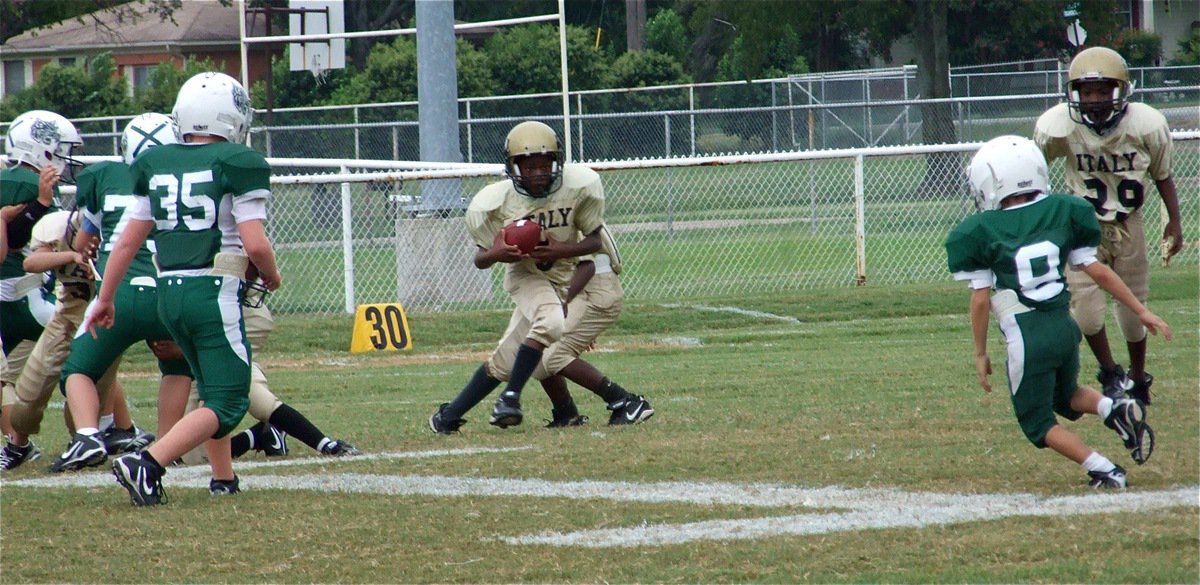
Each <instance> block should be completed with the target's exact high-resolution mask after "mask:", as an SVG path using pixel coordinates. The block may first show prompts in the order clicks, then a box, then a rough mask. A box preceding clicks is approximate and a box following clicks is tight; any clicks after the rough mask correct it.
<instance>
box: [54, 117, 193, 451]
mask: <svg viewBox="0 0 1200 585" xmlns="http://www.w3.org/2000/svg"><path fill="white" fill-rule="evenodd" d="M176 134H177V133H176V130H175V123H174V121H172V120H171V119H170V118H169V117H167V116H165V115H163V114H156V113H149V114H142V115H140V116H137V117H135V118H134V119H133V120H130V122H129V123H128V124H127V125H126V126H125V130H124V132H122V134H121V154H122V156H123V158H124V162H114V161H104V162H99V163H96V164H94V165H91V166H89V167H88V168H87V169H86V170H84V171H83V172H82V173H80V175H79V181H78V190H77V191H76V196H75V197H76V205H77V206H78V209H79V210H80V212H81V215H82V216H83V218H82V226H81V229H80V234H79V236H78V237H77V238H76V241H75V249H76V250H81V249H83V248H86V247H87V246H88V245H89V244H90V242H91V241H92V240H98V248H99V249H98V258H97V261H96V266H97V269H98V270H99V272H100V274H101V275H103V274H104V268H105V265H106V264H107V263H108V259H109V256H110V255H111V253H112V251H113V247H114V245H115V243H116V241H117V240H118V239H119V238H120V236H121V234H122V233H123V232H124V231H125V227H126V225H128V223H129V219H130V217H129V212H130V211H131V210H132V209H133V207H134V203H135V201H136V198H135V197H134V195H133V176H132V175H131V174H130V171H129V165H131V164H132V163H133V160H134V159H135V158H136V157H137V156H138V155H139V154H141V153H142V152H144V151H147V150H149V149H150V148H153V147H157V146H162V145H164V144H175V143H177V142H178V141H179V140H178V138H177V135H176ZM150 243H151V242H147V244H150ZM155 275H156V270H155V268H154V261H153V259H152V258H151V249H150V247H149V245H144V246H142V247H141V248H139V249H138V250H137V253H136V254H135V255H134V257H133V260H132V261H131V262H130V264H129V268H128V270H127V271H126V273H125V277H124V278H123V279H122V282H121V283H120V286H119V287H118V288H117V293H116V297H115V299H114V303H115V306H116V312H117V315H118V318H117V319H116V320H115V322H114V324H113V327H111V328H109V329H101V330H98V331H96V336H95V337H93V336H91V335H89V334H88V332H87V330H86V329H84V328H82V327H81V328H79V329H78V331H77V332H76V333H75V339H74V340H73V341H72V342H71V344H70V351H69V355H68V356H67V358H66V363H65V365H64V366H63V368H62V374H61V380H62V387H63V391H64V393H65V394H66V397H67V405H68V407H69V409H70V412H71V415H72V418H73V420H74V422H75V427H76V428H75V434H74V435H73V436H72V438H71V443H70V445H68V446H67V449H66V451H64V452H63V453H62V455H60V456H59V457H58V459H57V460H55V462H54V464H53V465H51V466H50V471H51V472H55V473H57V472H62V471H73V470H77V469H82V468H84V467H90V466H95V465H100V464H101V463H103V462H104V461H105V460H106V459H107V455H108V454H109V453H116V452H119V451H135V450H137V449H140V448H143V447H145V446H146V445H148V444H149V443H150V441H152V440H153V438H154V437H153V435H149V434H148V433H141V432H139V431H138V430H137V429H136V427H134V428H132V429H127V428H121V425H120V424H117V425H114V426H113V427H110V429H112V430H108V429H101V428H100V405H101V404H104V403H105V402H106V401H107V400H109V396H108V391H109V390H108V384H101V383H99V382H100V380H101V379H102V378H104V377H110V376H112V374H106V373H107V372H109V371H110V369H113V366H114V364H117V363H118V362H119V360H120V358H121V355H122V354H123V353H124V352H125V350H126V349H128V348H129V347H130V346H131V345H133V344H134V343H138V342H142V341H155V340H159V339H170V337H171V334H170V332H168V331H167V328H166V326H165V325H163V323H162V321H161V320H160V319H159V317H158V294H157V283H156V281H155ZM101 278H103V276H101ZM158 366H159V371H160V372H161V374H162V381H161V385H160V388H159V399H158V407H159V411H160V412H161V411H163V410H168V411H169V410H171V409H172V405H174V406H175V407H177V410H178V411H179V412H180V413H182V412H183V405H184V404H186V402H187V396H188V392H189V391H190V389H191V385H192V377H191V376H192V374H191V370H190V369H189V368H188V364H187V361H186V360H184V359H183V357H182V356H179V357H178V359H174V360H159V363H158ZM114 435H133V437H132V440H131V441H126V442H124V443H122V444H121V445H119V446H118V445H115V444H114V443H115V441H114V440H112V437H113V436H114ZM118 447H119V448H118ZM131 447H132V448H131Z"/></svg>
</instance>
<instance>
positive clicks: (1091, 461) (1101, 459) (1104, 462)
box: [1083, 401, 1117, 473]
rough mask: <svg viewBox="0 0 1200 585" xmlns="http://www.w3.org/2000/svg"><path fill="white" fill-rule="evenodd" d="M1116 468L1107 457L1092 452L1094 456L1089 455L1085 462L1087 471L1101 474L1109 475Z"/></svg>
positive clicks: (1084, 465) (1084, 466)
mask: <svg viewBox="0 0 1200 585" xmlns="http://www.w3.org/2000/svg"><path fill="white" fill-rule="evenodd" d="M1110 402H1111V401H1110ZM1116 467H1117V466H1116V465H1113V462H1112V461H1109V460H1108V457H1105V456H1103V455H1101V454H1099V453H1097V452H1095V451H1092V454H1091V455H1088V458H1087V459H1084V460H1083V468H1084V470H1086V471H1099V472H1100V473H1108V472H1110V471H1112V470H1113V469H1116Z"/></svg>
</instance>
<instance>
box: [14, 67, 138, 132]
mask: <svg viewBox="0 0 1200 585" xmlns="http://www.w3.org/2000/svg"><path fill="white" fill-rule="evenodd" d="M114 72H115V66H114V65H113V59H112V55H109V54H108V53H101V54H100V55H97V56H96V57H94V58H92V60H91V62H90V63H89V64H88V65H87V66H86V67H85V66H84V65H82V64H80V65H74V66H71V67H63V66H61V65H58V64H55V63H51V64H49V65H46V66H45V67H43V68H42V71H41V76H40V77H39V78H38V82H37V83H36V84H35V85H33V86H32V87H29V88H26V89H24V90H22V91H19V92H17V93H15V94H13V95H11V96H9V97H7V98H6V99H5V100H4V105H3V106H2V114H3V117H4V119H7V120H11V119H12V118H14V117H16V116H17V115H19V114H20V113H21V112H24V111H27V110H33V109H39V110H50V111H53V112H58V113H59V114H62V115H63V116H66V117H67V118H87V117H93V116H111V115H114V114H116V115H120V114H127V113H130V112H131V111H132V110H133V106H132V104H131V103H130V101H129V99H128V98H127V97H126V95H125V91H126V89H125V80H124V78H121V77H115V76H114Z"/></svg>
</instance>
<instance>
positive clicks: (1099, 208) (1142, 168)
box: [1034, 102, 1171, 221]
mask: <svg viewBox="0 0 1200 585" xmlns="http://www.w3.org/2000/svg"><path fill="white" fill-rule="evenodd" d="M1034 141H1035V142H1037V144H1038V147H1040V148H1041V149H1042V153H1043V154H1045V155H1046V160H1047V161H1048V162H1049V161H1053V160H1055V159H1058V158H1062V159H1064V160H1063V175H1064V177H1065V178H1066V183H1067V190H1068V191H1070V192H1072V193H1074V194H1076V195H1079V196H1081V197H1084V198H1086V199H1087V200H1088V201H1089V202H1090V203H1091V204H1092V206H1093V207H1095V211H1096V216H1097V217H1099V218H1100V220H1101V221H1124V220H1125V218H1126V217H1128V216H1129V214H1131V213H1133V212H1134V211H1136V210H1138V209H1139V208H1141V206H1142V205H1143V204H1144V203H1145V197H1146V193H1147V192H1148V191H1149V190H1150V187H1152V186H1153V183H1154V182H1155V181H1161V180H1164V179H1166V178H1167V177H1170V176H1171V132H1170V127H1169V126H1168V125H1167V119H1166V117H1164V116H1163V115H1162V113H1160V112H1159V111H1158V110H1156V109H1154V108H1153V107H1150V106H1147V105H1146V104H1142V103H1137V102H1133V103H1130V104H1129V105H1128V106H1127V107H1126V110H1125V115H1124V116H1122V118H1121V121H1120V123H1118V124H1117V126H1116V127H1115V128H1113V129H1112V130H1111V131H1109V132H1108V133H1107V134H1105V135H1104V136H1100V135H1099V134H1096V132H1095V131H1094V130H1092V129H1091V128H1088V127H1087V126H1085V125H1083V124H1079V123H1076V122H1075V121H1073V120H1071V115H1070V111H1069V110H1068V109H1067V105H1066V104H1059V105H1057V106H1054V107H1053V108H1050V109H1049V110H1047V111H1046V112H1045V113H1044V114H1042V115H1041V116H1040V117H1039V118H1038V121H1037V125H1036V128H1035V130H1034Z"/></svg>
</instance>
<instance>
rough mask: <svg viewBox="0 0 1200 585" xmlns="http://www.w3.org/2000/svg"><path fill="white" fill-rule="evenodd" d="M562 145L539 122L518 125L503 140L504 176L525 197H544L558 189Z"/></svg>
mask: <svg viewBox="0 0 1200 585" xmlns="http://www.w3.org/2000/svg"><path fill="white" fill-rule="evenodd" d="M565 158H566V155H565V154H564V153H563V149H562V142H561V141H560V140H559V139H558V134H556V133H555V132H554V130H553V129H551V128H550V127H549V126H547V125H545V124H543V123H541V122H521V123H520V124H517V125H516V126H513V129H512V130H509V132H508V136H507V137H506V138H505V139H504V173H505V174H506V175H508V178H509V179H510V180H512V184H513V188H514V189H516V190H517V192H518V193H520V194H522V195H525V196H527V197H533V198H535V199H540V198H542V197H548V196H550V195H551V194H553V193H554V192H555V191H558V189H559V187H561V186H562V172H563V163H564V160H565Z"/></svg>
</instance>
